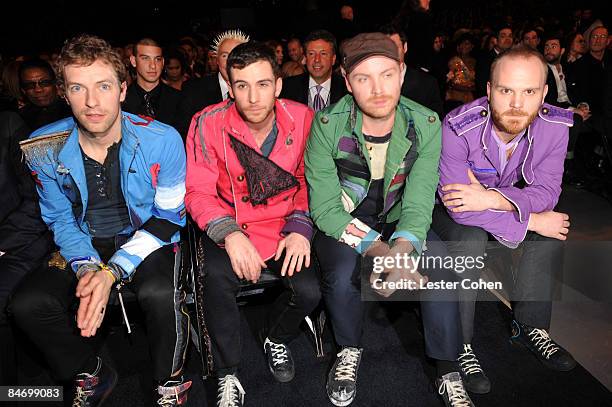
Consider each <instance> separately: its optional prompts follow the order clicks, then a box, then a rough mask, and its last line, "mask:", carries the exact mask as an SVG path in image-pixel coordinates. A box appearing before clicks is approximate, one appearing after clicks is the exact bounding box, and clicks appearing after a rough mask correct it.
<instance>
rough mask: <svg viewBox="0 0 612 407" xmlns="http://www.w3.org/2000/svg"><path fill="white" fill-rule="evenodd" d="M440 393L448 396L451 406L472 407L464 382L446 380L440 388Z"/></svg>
mask: <svg viewBox="0 0 612 407" xmlns="http://www.w3.org/2000/svg"><path fill="white" fill-rule="evenodd" d="M438 393H439V394H440V395H443V394H444V393H446V394H447V395H448V400H449V402H450V405H451V406H453V407H471V405H472V404H471V403H470V399H469V397H468V396H467V393H466V392H465V388H464V387H463V382H461V381H450V380H448V379H447V380H444V381H442V383H441V384H440V387H439V388H438Z"/></svg>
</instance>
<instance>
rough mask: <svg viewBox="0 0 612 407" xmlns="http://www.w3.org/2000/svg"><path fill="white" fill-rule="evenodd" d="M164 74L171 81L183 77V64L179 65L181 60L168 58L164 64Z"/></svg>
mask: <svg viewBox="0 0 612 407" xmlns="http://www.w3.org/2000/svg"><path fill="white" fill-rule="evenodd" d="M166 76H167V77H168V79H169V80H171V81H178V80H181V78H182V77H183V66H182V65H181V61H179V60H178V59H176V58H170V59H168V63H167V64H166Z"/></svg>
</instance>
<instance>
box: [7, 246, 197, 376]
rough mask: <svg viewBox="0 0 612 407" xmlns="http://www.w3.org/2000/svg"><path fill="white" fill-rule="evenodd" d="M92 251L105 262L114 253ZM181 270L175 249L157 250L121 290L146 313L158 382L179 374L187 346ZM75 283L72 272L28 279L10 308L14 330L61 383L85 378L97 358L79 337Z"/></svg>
mask: <svg viewBox="0 0 612 407" xmlns="http://www.w3.org/2000/svg"><path fill="white" fill-rule="evenodd" d="M96 246H99V245H96ZM96 249H98V251H99V253H100V254H101V257H102V258H103V260H107V258H108V253H109V252H112V250H110V251H109V250H108V247H96ZM105 254H106V255H105ZM179 265H180V259H179V258H178V254H177V253H176V252H175V248H174V246H173V245H169V246H164V247H161V248H159V249H157V250H156V251H154V252H153V253H151V254H150V255H149V256H147V257H146V258H145V260H144V261H143V262H142V263H141V264H140V266H138V268H137V269H136V271H135V273H134V275H133V278H132V280H131V281H130V282H129V283H127V284H126V285H125V287H124V288H123V289H124V290H125V289H130V290H132V291H134V292H135V293H136V298H137V300H138V304H139V306H140V308H141V309H142V311H143V313H144V316H145V324H146V329H147V335H148V338H149V343H150V346H151V355H152V361H153V369H154V370H153V375H154V378H155V379H156V380H157V381H163V380H164V379H167V378H169V377H172V376H175V375H177V374H179V373H180V371H181V369H182V367H183V363H184V359H185V351H186V348H187V344H188V340H189V337H188V332H189V330H188V323H189V317H188V315H187V313H186V312H185V310H184V297H185V296H184V293H183V292H182V291H181V290H180V289H179V286H180V281H179ZM77 283H78V280H77V279H76V277H75V274H74V273H73V272H72V271H71V270H59V269H48V270H43V271H38V272H34V273H30V274H29V275H27V276H26V277H25V278H24V279H23V280H22V282H21V284H20V285H19V286H18V287H17V289H16V290H15V293H14V295H13V298H12V300H11V302H10V305H9V309H10V311H11V313H12V314H13V316H14V318H15V322H16V323H17V325H18V326H19V327H20V328H21V329H22V330H23V331H24V332H25V333H26V335H27V336H28V337H29V338H30V339H31V340H32V342H33V343H34V344H35V345H36V347H37V348H39V349H40V350H41V351H42V353H43V355H44V356H45V359H46V361H47V363H48V364H49V366H50V367H51V369H52V372H53V374H54V376H55V377H56V378H57V379H58V380H61V381H68V380H71V379H72V378H74V376H75V375H77V374H78V373H81V372H83V369H84V368H85V366H87V365H90V364H91V361H92V360H93V359H94V358H95V356H96V354H95V349H94V338H84V337H82V336H80V331H79V329H78V328H77V326H76V317H75V309H76V307H77V306H78V302H77V301H78V300H77V298H76V297H75V295H74V294H75V289H76V286H77Z"/></svg>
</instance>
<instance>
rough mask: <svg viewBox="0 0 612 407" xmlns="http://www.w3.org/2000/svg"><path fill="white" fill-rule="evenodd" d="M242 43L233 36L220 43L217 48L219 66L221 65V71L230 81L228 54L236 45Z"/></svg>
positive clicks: (224, 77) (227, 80)
mask: <svg viewBox="0 0 612 407" xmlns="http://www.w3.org/2000/svg"><path fill="white" fill-rule="evenodd" d="M238 45H240V41H238V40H235V39H233V38H228V39H226V40H225V41H223V42H222V43H221V44H219V47H218V48H217V66H218V67H219V73H220V74H221V76H222V77H223V79H225V81H226V82H228V83H229V79H228V78H227V56H228V55H229V54H230V52H232V50H233V49H234V48H236V46H238Z"/></svg>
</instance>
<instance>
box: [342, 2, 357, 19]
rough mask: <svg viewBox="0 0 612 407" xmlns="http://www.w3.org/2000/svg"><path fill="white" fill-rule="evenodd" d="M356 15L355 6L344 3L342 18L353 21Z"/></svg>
mask: <svg viewBox="0 0 612 407" xmlns="http://www.w3.org/2000/svg"><path fill="white" fill-rule="evenodd" d="M354 17H355V15H354V14H353V8H352V7H351V6H347V5H344V6H342V7H340V18H342V19H343V20H349V21H353V18H354Z"/></svg>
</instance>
